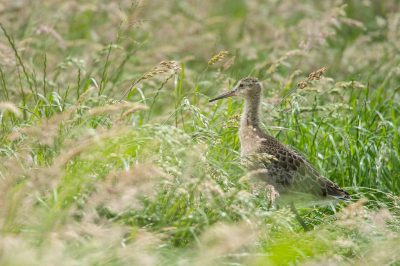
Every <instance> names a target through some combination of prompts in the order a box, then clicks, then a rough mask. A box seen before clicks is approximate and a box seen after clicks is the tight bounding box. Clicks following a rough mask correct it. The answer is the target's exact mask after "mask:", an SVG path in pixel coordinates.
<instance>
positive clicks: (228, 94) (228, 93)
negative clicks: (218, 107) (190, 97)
mask: <svg viewBox="0 0 400 266" xmlns="http://www.w3.org/2000/svg"><path fill="white" fill-rule="evenodd" d="M232 96H236V91H235V89H233V90H230V91H228V92H225V93H223V94H221V95H219V96H217V97H215V98H214V99H211V100H209V101H208V102H213V101H217V100H220V99H223V98H228V97H232Z"/></svg>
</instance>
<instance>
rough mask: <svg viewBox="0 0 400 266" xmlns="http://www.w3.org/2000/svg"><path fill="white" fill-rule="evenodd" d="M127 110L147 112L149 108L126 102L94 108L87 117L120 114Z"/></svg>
mask: <svg viewBox="0 0 400 266" xmlns="http://www.w3.org/2000/svg"><path fill="white" fill-rule="evenodd" d="M126 108H131V109H130V110H134V112H136V111H138V110H146V109H147V106H146V105H144V104H140V103H131V102H124V103H118V104H116V105H106V106H102V107H97V108H94V109H92V110H90V111H89V112H87V115H89V116H96V115H102V114H108V113H113V112H119V111H122V110H123V109H126Z"/></svg>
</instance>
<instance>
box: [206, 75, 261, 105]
mask: <svg viewBox="0 0 400 266" xmlns="http://www.w3.org/2000/svg"><path fill="white" fill-rule="evenodd" d="M261 92H262V86H261V82H260V81H259V80H258V79H256V78H253V77H247V78H244V79H241V80H240V81H239V82H238V84H237V85H236V86H235V87H234V88H233V89H231V90H230V91H228V92H226V93H223V94H221V95H219V96H217V97H215V98H214V99H211V100H209V102H213V101H217V100H220V99H223V98H228V97H232V96H237V97H240V98H243V99H253V98H260V95H261Z"/></svg>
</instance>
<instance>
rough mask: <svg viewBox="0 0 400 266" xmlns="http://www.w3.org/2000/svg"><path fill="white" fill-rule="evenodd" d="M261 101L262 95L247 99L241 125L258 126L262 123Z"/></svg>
mask: <svg viewBox="0 0 400 266" xmlns="http://www.w3.org/2000/svg"><path fill="white" fill-rule="evenodd" d="M260 102H261V97H254V98H252V99H245V101H244V111H243V113H242V119H241V122H240V124H241V127H242V128H243V127H249V126H251V127H253V128H254V127H258V125H259V123H260Z"/></svg>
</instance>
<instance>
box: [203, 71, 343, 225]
mask: <svg viewBox="0 0 400 266" xmlns="http://www.w3.org/2000/svg"><path fill="white" fill-rule="evenodd" d="M228 97H238V98H242V99H244V108H243V112H242V115H241V120H240V130H239V138H240V144H241V158H242V162H247V163H246V165H247V170H249V171H254V170H260V169H261V170H262V171H255V172H257V174H255V176H256V179H258V180H259V181H263V182H265V183H267V184H269V185H273V186H274V188H275V190H276V191H277V192H278V193H279V197H278V198H280V199H281V202H287V203H289V205H290V206H291V209H292V211H293V213H294V214H295V217H296V218H297V220H298V221H299V223H300V224H301V225H302V227H303V228H304V230H305V231H310V228H309V227H308V226H307V225H306V224H305V222H304V221H303V220H302V219H301V217H300V216H299V214H298V212H297V210H296V208H295V206H294V202H297V201H300V202H301V201H307V202H315V201H324V200H325V201H328V202H331V201H332V200H335V199H336V200H342V201H347V200H350V194H349V193H347V192H346V191H344V190H343V189H342V188H340V187H339V186H338V185H336V184H335V183H334V182H332V181H331V180H329V179H328V178H326V177H325V176H323V175H322V174H321V173H319V172H318V171H317V169H316V168H315V167H314V166H313V164H312V163H311V162H310V161H309V160H308V159H307V158H306V157H305V156H304V155H303V154H301V153H300V152H298V151H297V150H295V149H293V148H291V147H288V146H286V145H285V144H283V143H281V142H280V141H279V140H277V139H276V138H274V137H273V136H271V135H269V134H267V133H265V132H264V131H263V130H262V129H261V128H260V113H261V109H260V105H261V102H262V97H263V88H262V84H261V82H260V81H259V80H258V79H257V78H254V77H246V78H243V79H241V80H240V81H239V82H238V83H237V85H236V86H235V87H234V88H233V89H231V90H230V91H228V92H226V93H223V94H221V95H219V96H217V97H215V98H213V99H210V100H209V102H213V101H217V100H220V99H224V98H228Z"/></svg>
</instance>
